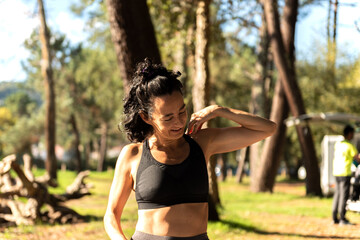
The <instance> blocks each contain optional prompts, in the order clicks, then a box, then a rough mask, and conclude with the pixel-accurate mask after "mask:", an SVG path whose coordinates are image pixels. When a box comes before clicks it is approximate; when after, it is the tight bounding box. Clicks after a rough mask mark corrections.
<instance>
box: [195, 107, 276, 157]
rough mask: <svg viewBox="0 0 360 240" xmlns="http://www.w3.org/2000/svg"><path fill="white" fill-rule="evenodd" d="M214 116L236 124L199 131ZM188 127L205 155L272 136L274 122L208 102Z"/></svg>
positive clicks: (232, 148) (234, 148) (233, 148)
mask: <svg viewBox="0 0 360 240" xmlns="http://www.w3.org/2000/svg"><path fill="white" fill-rule="evenodd" d="M215 117H223V118H226V119H229V120H231V121H233V122H235V123H237V124H239V126H237V127H227V128H207V129H203V130H200V129H201V126H202V125H203V124H204V123H205V122H207V121H209V120H210V119H213V118H215ZM188 129H189V133H190V134H191V135H192V136H193V138H194V139H196V140H197V141H198V142H199V143H200V145H202V148H203V150H204V151H205V154H206V155H207V156H209V155H212V154H216V153H224V152H230V151H234V150H237V149H241V148H244V147H247V146H249V145H251V144H253V143H255V142H258V141H260V140H262V139H264V138H266V137H268V136H270V135H272V134H273V133H274V132H275V129H276V124H275V123H274V122H272V121H270V120H268V119H265V118H262V117H259V116H256V115H253V114H250V113H247V112H244V111H241V110H236V109H231V108H226V107H220V106H218V105H211V106H209V107H206V108H204V109H202V110H201V111H199V112H196V113H194V114H193V115H192V116H191V119H190V122H189V127H188Z"/></svg>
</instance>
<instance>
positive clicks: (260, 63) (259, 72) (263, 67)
mask: <svg viewBox="0 0 360 240" xmlns="http://www.w3.org/2000/svg"><path fill="white" fill-rule="evenodd" d="M261 19H262V24H261V26H260V28H259V35H260V42H259V44H258V47H257V49H258V59H257V62H256V65H255V68H256V76H255V77H254V78H253V84H252V87H251V103H250V112H251V113H252V114H255V115H259V116H262V117H266V116H265V112H266V106H265V98H266V96H265V81H266V78H267V76H268V59H269V57H268V55H269V45H270V44H269V43H270V39H269V37H268V34H267V30H266V21H265V14H264V12H263V14H262V16H261ZM262 147H263V141H260V142H257V143H254V144H252V145H251V146H250V147H249V150H250V169H251V175H250V177H251V188H252V186H253V185H256V184H257V180H258V177H257V175H258V168H259V163H260V161H259V160H260V156H261V152H262Z"/></svg>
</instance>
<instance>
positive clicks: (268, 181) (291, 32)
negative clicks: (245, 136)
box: [251, 0, 298, 192]
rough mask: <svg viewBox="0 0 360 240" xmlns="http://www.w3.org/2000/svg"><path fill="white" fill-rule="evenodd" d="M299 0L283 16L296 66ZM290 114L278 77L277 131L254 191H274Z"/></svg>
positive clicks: (286, 40) (287, 43) (291, 2)
mask: <svg viewBox="0 0 360 240" xmlns="http://www.w3.org/2000/svg"><path fill="white" fill-rule="evenodd" d="M297 9H298V5H297V0H295V1H294V0H286V1H285V6H284V11H283V18H282V23H281V26H282V37H283V41H284V44H285V48H286V53H287V58H288V60H289V63H291V65H292V66H294V61H295V54H294V52H295V46H294V38H295V24H296V19H297ZM288 115H289V105H288V103H287V100H286V96H285V93H284V90H283V87H282V83H281V80H280V79H278V80H277V82H276V86H275V93H274V98H273V103H272V109H271V114H270V119H271V120H272V121H274V122H276V123H277V125H278V127H277V129H276V132H275V133H274V134H273V135H272V136H271V137H270V138H267V139H266V140H265V144H264V149H263V152H262V155H261V158H260V164H259V169H258V176H257V179H256V181H255V182H256V183H255V184H252V186H251V189H252V190H253V191H254V192H266V191H269V192H272V191H273V187H274V184H275V178H276V175H277V170H278V168H279V165H280V160H281V153H282V151H283V145H284V142H285V137H286V125H285V124H284V120H285V119H286V118H287V117H288Z"/></svg>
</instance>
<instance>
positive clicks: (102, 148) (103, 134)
mask: <svg viewBox="0 0 360 240" xmlns="http://www.w3.org/2000/svg"><path fill="white" fill-rule="evenodd" d="M108 128H109V127H108V123H106V122H103V123H102V124H101V138H100V151H99V160H98V166H97V171H98V172H101V171H103V170H104V162H105V158H106V151H107V134H108Z"/></svg>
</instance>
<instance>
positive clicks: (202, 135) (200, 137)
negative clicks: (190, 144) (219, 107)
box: [191, 128, 218, 158]
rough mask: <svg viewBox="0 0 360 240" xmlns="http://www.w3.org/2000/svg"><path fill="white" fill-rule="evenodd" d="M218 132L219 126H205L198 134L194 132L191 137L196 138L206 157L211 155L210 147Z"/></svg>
mask: <svg viewBox="0 0 360 240" xmlns="http://www.w3.org/2000/svg"><path fill="white" fill-rule="evenodd" d="M217 134H218V129H217V128H205V129H201V130H200V131H198V132H196V134H192V135H191V137H192V139H194V140H195V141H196V142H197V143H198V144H199V145H200V147H201V149H202V150H203V152H204V154H205V157H206V158H208V157H210V155H209V151H208V150H209V147H210V144H211V142H212V141H213V139H214V138H215V137H216V135H217Z"/></svg>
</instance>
